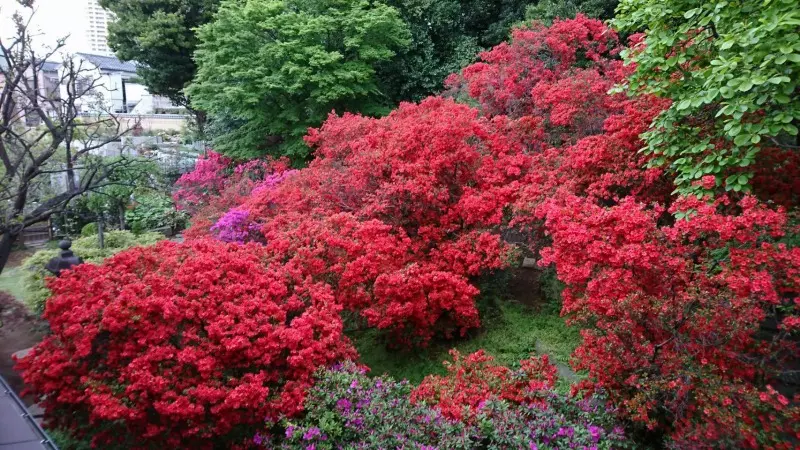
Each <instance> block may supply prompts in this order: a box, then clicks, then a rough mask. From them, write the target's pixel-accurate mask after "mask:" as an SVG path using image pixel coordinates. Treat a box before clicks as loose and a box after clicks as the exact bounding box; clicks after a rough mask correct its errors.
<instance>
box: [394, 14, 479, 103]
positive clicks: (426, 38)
mask: <svg viewBox="0 0 800 450" xmlns="http://www.w3.org/2000/svg"><path fill="white" fill-rule="evenodd" d="M387 3H388V4H389V5H391V6H394V7H395V8H397V9H398V10H399V11H400V14H401V15H402V17H403V20H404V21H405V22H406V24H407V25H408V27H409V29H410V31H411V45H409V46H408V47H407V48H405V49H403V50H401V51H399V52H398V53H397V56H395V57H394V58H392V60H391V61H387V62H385V63H383V64H381V65H380V67H379V69H378V77H379V79H380V85H381V90H382V91H383V92H384V93H385V94H386V95H387V96H388V97H389V98H390V99H392V101H394V102H400V101H404V100H411V101H418V100H421V99H423V98H425V97H427V96H428V95H430V94H431V93H434V92H437V91H439V90H441V89H442V86H443V82H444V79H445V78H446V77H447V76H448V75H450V74H451V73H455V72H458V71H459V70H460V69H461V67H463V66H465V65H467V64H468V63H470V62H471V61H472V60H473V59H474V58H475V55H476V54H477V53H478V51H480V46H479V45H478V39H477V38H476V37H475V36H471V35H469V34H468V33H467V30H465V29H464V21H463V14H462V13H461V2H458V1H453V0H442V1H432V0H387Z"/></svg>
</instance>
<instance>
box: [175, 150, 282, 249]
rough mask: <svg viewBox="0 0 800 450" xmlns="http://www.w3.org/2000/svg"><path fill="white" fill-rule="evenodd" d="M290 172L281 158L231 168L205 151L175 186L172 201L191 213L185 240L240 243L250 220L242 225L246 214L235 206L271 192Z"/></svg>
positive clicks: (214, 154) (245, 163)
mask: <svg viewBox="0 0 800 450" xmlns="http://www.w3.org/2000/svg"><path fill="white" fill-rule="evenodd" d="M293 172H294V171H293V170H289V165H288V160H287V159H285V158H282V159H278V160H273V159H255V160H251V161H247V162H244V163H241V164H236V165H234V163H233V161H232V160H230V159H228V158H225V157H224V156H221V155H219V154H217V153H214V152H209V153H208V155H207V156H206V157H205V158H201V159H200V160H198V163H197V165H196V167H195V170H194V171H192V172H190V173H188V174H185V175H183V176H182V177H181V178H180V179H178V181H177V182H176V184H175V186H176V187H177V190H176V192H175V195H174V197H175V199H176V202H177V203H178V205H180V206H181V207H184V208H187V209H189V210H190V211H191V213H192V223H191V227H190V228H189V229H188V230H186V233H185V235H186V238H187V239H195V238H203V237H207V236H215V237H218V238H221V239H222V240H224V241H227V242H239V241H243V239H239V238H240V237H241V236H246V235H249V234H251V233H250V231H251V230H249V228H251V227H250V225H251V221H249V220H246V221H244V222H242V221H241V219H242V217H244V216H247V215H249V214H248V213H247V211H246V210H237V209H236V207H237V206H239V205H241V204H242V203H243V202H244V201H246V200H247V198H248V197H249V196H250V194H251V193H253V191H258V190H261V189H271V188H273V187H274V186H276V185H277V184H279V183H280V182H281V181H283V179H284V178H286V177H287V176H290V175H291V174H292V173H293ZM232 210H235V211H233V212H232ZM231 212H232V214H228V213H231ZM226 216H228V217H226ZM221 219H222V223H219V222H220V220H221ZM252 228H253V230H252V231H254V232H256V231H257V230H256V229H255V227H252ZM252 234H254V233H252ZM231 236H235V239H232V238H231ZM256 240H257V239H256Z"/></svg>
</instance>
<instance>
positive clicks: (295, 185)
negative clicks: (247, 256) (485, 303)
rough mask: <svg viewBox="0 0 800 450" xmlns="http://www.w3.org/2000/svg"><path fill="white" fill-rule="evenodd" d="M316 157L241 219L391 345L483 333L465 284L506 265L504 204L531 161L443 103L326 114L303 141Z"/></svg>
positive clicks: (460, 109) (265, 192)
mask: <svg viewBox="0 0 800 450" xmlns="http://www.w3.org/2000/svg"><path fill="white" fill-rule="evenodd" d="M307 140H308V142H309V143H310V144H311V145H313V146H314V147H315V154H317V155H318V156H317V159H315V160H314V161H313V162H312V163H311V164H310V166H309V167H308V168H307V169H303V170H301V171H298V172H297V173H295V174H294V175H292V176H291V177H289V178H288V179H286V180H285V181H284V182H282V183H281V184H280V185H279V186H277V188H275V189H257V190H255V191H254V192H253V194H252V196H250V197H249V198H248V199H247V201H246V202H244V203H243V204H242V205H241V208H242V209H245V210H247V211H249V212H250V214H251V216H252V218H253V219H254V220H255V221H256V222H257V223H260V224H262V225H263V227H262V230H263V232H264V235H265V238H266V240H267V241H268V242H269V246H268V251H269V252H270V254H271V255H273V256H274V258H275V259H276V260H278V261H281V263H285V264H288V265H289V266H290V267H291V268H292V270H295V271H296V273H298V276H301V277H304V276H311V277H313V278H314V279H315V280H318V281H325V282H330V283H332V286H333V287H334V290H335V292H336V296H337V302H339V303H341V304H342V305H343V306H344V307H346V308H348V309H351V310H354V311H357V312H359V313H361V315H362V316H363V317H364V318H365V319H366V320H367V321H368V322H369V324H370V325H371V326H375V327H378V328H381V329H387V330H391V331H392V332H393V333H394V334H395V337H396V339H395V342H397V343H400V344H423V345H424V344H425V343H426V342H427V341H428V340H430V338H431V337H432V336H434V335H435V334H437V333H439V332H441V333H442V334H444V335H447V336H449V335H452V334H463V333H464V332H466V330H467V329H469V328H474V327H477V326H478V325H479V319H478V313H477V309H476V308H475V304H474V303H475V302H474V299H475V297H476V296H477V294H478V290H477V288H475V287H474V286H473V285H472V283H471V282H470V277H474V276H476V275H480V274H481V273H485V272H488V271H491V270H495V269H499V268H502V267H505V266H506V264H507V263H508V261H509V259H510V257H511V250H512V249H511V247H509V246H508V245H506V244H505V243H504V242H503V241H502V239H501V238H500V234H499V229H498V227H499V226H500V225H502V224H503V222H504V221H505V220H506V218H505V217H504V214H503V209H502V207H498V205H502V204H504V203H507V202H509V201H510V200H511V199H513V198H514V196H515V193H516V192H517V191H518V189H519V180H520V178H521V176H522V175H523V174H524V172H525V170H526V168H525V167H526V165H527V163H528V161H529V160H528V157H527V156H525V155H523V154H521V153H519V152H518V151H516V149H515V147H514V146H512V145H511V144H510V143H509V142H508V140H507V139H505V138H504V137H503V135H502V134H500V133H498V132H497V130H496V128H495V126H494V124H492V123H490V122H488V121H485V120H482V119H480V118H479V117H478V114H477V111H475V110H474V109H471V108H469V107H467V106H464V105H458V104H456V103H454V102H452V101H449V100H444V99H440V98H431V99H428V100H425V101H423V102H422V103H421V104H419V105H411V104H404V105H402V106H401V107H400V108H399V109H398V110H397V111H395V112H394V113H392V114H390V115H389V116H387V117H385V118H382V119H369V118H365V117H361V116H355V115H350V114H347V115H345V116H343V117H335V116H331V118H330V119H329V120H328V121H327V122H326V123H325V125H324V126H323V127H322V128H321V129H319V130H312V131H311V133H310V134H309V136H308V138H307Z"/></svg>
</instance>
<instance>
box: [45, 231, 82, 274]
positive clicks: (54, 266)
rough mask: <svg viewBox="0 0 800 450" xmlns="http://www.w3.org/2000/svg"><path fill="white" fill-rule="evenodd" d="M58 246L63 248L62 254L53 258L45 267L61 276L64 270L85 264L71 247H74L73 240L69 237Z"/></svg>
mask: <svg viewBox="0 0 800 450" xmlns="http://www.w3.org/2000/svg"><path fill="white" fill-rule="evenodd" d="M58 246H59V247H60V248H61V254H60V255H59V256H56V257H55V258H53V259H51V260H50V262H48V263H47V265H46V266H44V268H45V269H47V270H48V271H50V272H51V273H53V274H54V275H55V276H59V275H60V274H61V271H62V270H67V269H71V268H72V267H73V266H77V265H78V264H83V260H82V259H81V258H79V257H77V256H75V254H74V253H72V250H70V249H69V248H70V247H72V241H70V240H69V239H64V240H63V241H61V242H59V243H58Z"/></svg>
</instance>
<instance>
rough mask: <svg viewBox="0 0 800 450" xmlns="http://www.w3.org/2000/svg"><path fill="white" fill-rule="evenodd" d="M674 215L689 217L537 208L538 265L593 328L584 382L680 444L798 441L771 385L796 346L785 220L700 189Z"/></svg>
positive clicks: (574, 203)
mask: <svg viewBox="0 0 800 450" xmlns="http://www.w3.org/2000/svg"><path fill="white" fill-rule="evenodd" d="M679 211H693V213H691V214H690V217H689V220H678V221H677V222H675V223H674V224H673V225H668V226H660V224H659V222H660V221H661V220H662V218H663V217H664V216H663V214H664V212H665V211H664V209H663V208H660V207H656V208H646V207H645V206H644V205H642V204H640V203H636V202H634V201H632V200H630V199H626V200H623V201H622V202H621V203H620V204H619V205H617V206H614V207H610V208H604V207H600V206H597V205H594V204H593V203H592V202H590V201H587V200H586V199H581V198H578V197H568V198H565V199H563V200H560V201H559V200H557V199H554V200H553V201H551V202H549V203H547V204H546V205H544V206H543V207H542V209H541V213H542V214H543V215H544V218H545V224H546V227H547V230H548V231H549V233H550V234H551V236H552V242H553V243H552V245H551V246H550V247H549V248H546V249H544V250H543V252H542V256H543V259H542V261H541V263H542V264H550V263H554V264H555V265H556V268H557V270H558V274H559V278H560V279H561V280H562V281H563V282H564V283H566V289H565V290H564V293H563V299H564V309H563V313H564V314H567V315H568V316H569V317H570V320H572V321H573V322H576V323H580V324H584V325H590V326H586V328H585V329H584V330H583V343H582V344H581V346H580V347H579V348H578V349H577V350H576V352H575V354H574V366H575V368H576V369H585V370H588V371H589V380H588V381H587V382H586V383H583V385H582V387H583V388H588V389H593V388H596V387H600V388H602V389H604V390H605V391H607V392H608V393H609V395H610V396H611V399H612V400H614V401H615V403H617V404H618V405H620V406H621V408H622V409H623V412H624V413H625V414H626V415H627V416H628V417H630V418H631V419H632V420H634V421H637V422H641V423H643V424H645V425H647V426H648V427H649V428H658V429H662V430H667V431H669V432H670V434H671V437H672V439H673V441H674V442H675V445H678V446H686V447H694V446H697V445H700V444H701V443H704V442H715V443H719V444H720V445H722V446H728V447H736V448H758V447H761V446H764V445H768V446H771V447H773V448H790V447H791V445H790V444H789V443H788V442H787V441H786V436H787V434H792V433H796V432H798V431H800V425H798V424H800V422H798V418H799V417H800V416H798V414H800V409H798V407H797V406H792V405H790V400H789V399H787V398H786V397H784V396H783V395H781V394H780V393H778V392H776V391H775V390H774V389H772V388H771V387H770V384H771V383H774V382H776V381H777V380H778V379H779V378H780V377H782V376H783V375H784V374H785V373H788V372H786V371H788V370H790V367H789V366H787V365H788V364H790V363H791V361H792V359H793V358H795V357H796V355H797V354H798V351H800V349H798V345H797V341H796V339H794V338H793V336H796V335H797V332H798V330H800V320H798V316H799V315H800V302H798V293H800V270H798V268H799V267H800V248H791V249H790V248H787V247H786V246H785V245H784V244H782V243H779V242H778V241H777V239H778V238H780V237H782V236H783V235H784V233H785V229H786V220H787V219H786V215H785V213H784V212H783V211H782V210H777V211H774V210H771V209H769V208H767V207H765V206H764V205H763V204H759V203H758V202H757V201H756V200H755V199H754V198H752V197H745V198H743V199H742V200H741V201H739V202H738V203H733V202H731V201H729V200H728V199H727V198H721V199H719V200H717V201H715V202H713V203H709V202H707V201H705V200H697V199H696V198H694V197H692V198H691V199H683V200H681V201H679V202H677V203H676V204H675V205H673V207H672V209H671V210H670V211H669V212H671V213H678V212H679ZM576 248H580V249H581V251H576V250H575V249H576ZM769 321H774V322H775V324H776V325H775V330H774V332H773V333H770V334H767V335H766V336H765V335H764V330H763V324H764V323H765V322H769ZM795 401H797V399H795Z"/></svg>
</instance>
